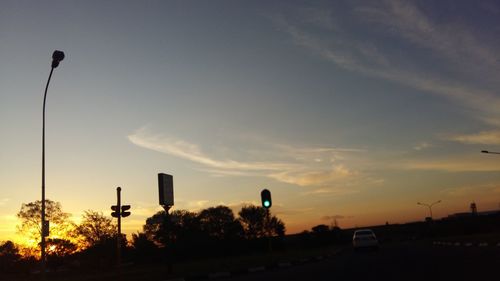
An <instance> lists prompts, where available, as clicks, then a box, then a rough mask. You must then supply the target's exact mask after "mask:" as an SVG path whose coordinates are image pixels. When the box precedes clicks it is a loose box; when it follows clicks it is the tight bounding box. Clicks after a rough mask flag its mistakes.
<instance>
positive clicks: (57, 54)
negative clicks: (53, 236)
mask: <svg viewBox="0 0 500 281" xmlns="http://www.w3.org/2000/svg"><path fill="white" fill-rule="evenodd" d="M63 59H64V53H63V52H62V51H58V50H55V51H54V53H52V64H51V66H50V74H49V79H47V85H46V86H45V93H44V95H43V111H42V222H41V224H42V227H41V229H42V235H41V236H42V238H41V243H40V244H41V257H40V258H41V262H42V275H43V276H45V259H46V258H45V236H48V232H49V229H48V228H49V225H48V222H47V221H45V102H46V100H47V90H48V89H49V83H50V78H51V77H52V72H53V71H54V68H56V67H57V66H59V63H60V62H61V61H62V60H63Z"/></svg>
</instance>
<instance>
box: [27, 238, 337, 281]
mask: <svg viewBox="0 0 500 281" xmlns="http://www.w3.org/2000/svg"><path fill="white" fill-rule="evenodd" d="M340 247H341V246H326V247H322V248H321V247H320V248H312V249H300V250H299V249H291V250H287V251H276V252H270V253H255V254H249V255H241V256H228V257H220V258H207V259H199V260H194V261H189V262H180V263H174V264H173V273H168V265H167V264H166V263H157V264H136V265H135V264H134V265H128V266H124V267H123V268H121V278H120V279H119V280H122V281H129V280H142V281H150V280H151V281H162V280H167V279H172V278H178V277H194V276H202V275H207V274H210V273H217V272H246V271H247V270H248V269H249V268H256V267H261V266H269V265H273V264H277V263H286V262H293V261H297V260H302V259H309V258H314V257H317V256H325V255H327V254H332V253H334V252H335V251H336V250H338V249H340ZM68 275H71V277H70V276H68ZM35 279H38V278H33V280H35ZM48 279H49V280H57V281H62V280H74V281H87V280H96V281H101V280H103V281H104V280H106V281H109V280H118V279H117V270H116V269H114V270H112V271H108V272H100V273H97V272H96V273H90V272H73V271H68V272H66V274H65V273H63V272H61V273H53V274H49V276H48Z"/></svg>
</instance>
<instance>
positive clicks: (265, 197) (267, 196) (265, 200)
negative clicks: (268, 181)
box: [260, 189, 273, 209]
mask: <svg viewBox="0 0 500 281" xmlns="http://www.w3.org/2000/svg"><path fill="white" fill-rule="evenodd" d="M260 199H261V200H262V207H264V208H266V209H269V208H271V205H272V204H273V203H272V201H271V191H269V190H267V189H263V190H262V191H261V192H260Z"/></svg>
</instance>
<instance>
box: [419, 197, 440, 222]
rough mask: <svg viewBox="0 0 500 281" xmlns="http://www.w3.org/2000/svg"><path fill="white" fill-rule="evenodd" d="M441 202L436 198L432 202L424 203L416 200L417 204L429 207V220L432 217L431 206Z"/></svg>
mask: <svg viewBox="0 0 500 281" xmlns="http://www.w3.org/2000/svg"><path fill="white" fill-rule="evenodd" d="M439 203H441V200H438V201H436V202H434V203H432V204H426V203H421V202H417V205H422V206H426V207H427V208H429V214H430V215H431V220H432V219H433V218H432V206H434V205H436V204H439Z"/></svg>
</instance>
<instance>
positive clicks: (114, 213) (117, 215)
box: [111, 205, 120, 218]
mask: <svg viewBox="0 0 500 281" xmlns="http://www.w3.org/2000/svg"><path fill="white" fill-rule="evenodd" d="M111 210H113V212H111V216H112V217H114V218H117V217H119V216H120V210H119V209H118V206H116V205H113V206H111Z"/></svg>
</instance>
